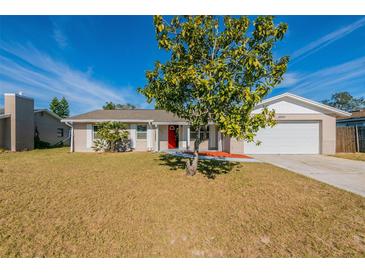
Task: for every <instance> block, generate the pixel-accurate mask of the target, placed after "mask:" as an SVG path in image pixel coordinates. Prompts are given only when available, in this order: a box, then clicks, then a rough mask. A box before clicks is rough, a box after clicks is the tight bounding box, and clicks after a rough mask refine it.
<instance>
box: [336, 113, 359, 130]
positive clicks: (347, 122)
mask: <svg viewBox="0 0 365 274" xmlns="http://www.w3.org/2000/svg"><path fill="white" fill-rule="evenodd" d="M337 126H338V127H355V126H357V127H365V109H361V110H356V111H352V112H351V116H350V117H348V118H343V117H340V118H338V119H337Z"/></svg>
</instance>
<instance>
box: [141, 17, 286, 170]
mask: <svg viewBox="0 0 365 274" xmlns="http://www.w3.org/2000/svg"><path fill="white" fill-rule="evenodd" d="M154 25H155V29H156V39H157V42H158V45H159V47H160V48H161V49H163V50H165V51H167V52H168V53H169V56H170V58H169V60H168V61H166V62H164V63H162V62H160V61H157V62H156V63H155V67H154V69H153V70H151V71H148V72H147V73H146V78H147V84H146V86H145V87H144V88H140V89H139V92H141V93H142V94H144V95H145V96H146V97H147V99H148V102H149V103H150V102H152V101H154V102H155V104H156V107H157V108H160V109H165V110H167V111H170V112H172V113H175V114H176V115H177V116H179V117H181V118H184V119H186V120H188V121H189V123H190V125H191V126H192V127H193V128H194V129H196V131H197V138H196V140H195V145H194V155H195V157H194V160H193V161H192V162H190V161H188V162H187V174H189V175H194V174H195V173H196V170H197V165H198V150H199V144H200V142H201V140H200V128H201V127H202V126H205V125H207V124H208V122H209V121H211V122H214V123H215V124H216V125H217V126H218V128H219V130H220V131H221V132H222V133H223V134H225V135H226V136H230V137H234V138H237V139H241V140H246V141H253V140H254V136H255V133H256V132H257V131H258V130H259V129H260V128H264V127H267V126H273V125H274V124H275V120H274V112H272V111H269V110H268V109H267V108H264V109H263V110H262V111H261V112H260V113H257V114H253V113H252V110H253V109H254V107H255V106H256V105H257V104H258V103H260V102H261V100H262V99H263V98H264V97H265V96H266V95H268V94H269V92H270V91H271V90H272V89H273V88H274V87H275V86H277V85H278V84H279V83H280V82H281V81H282V78H283V74H284V72H285V71H286V68H287V63H288V60H289V58H288V57H286V56H285V57H282V58H278V59H275V58H274V57H273V54H272V50H273V48H274V46H275V44H276V42H277V41H279V40H282V39H283V37H284V34H285V32H286V30H287V25H286V24H284V23H280V24H278V25H276V24H275V23H274V18H273V17H272V16H265V17H263V16H259V17H257V18H256V19H255V20H254V21H253V24H252V26H251V24H250V20H249V19H248V18H247V17H245V16H242V17H238V18H233V17H230V16H225V17H224V18H222V17H216V16H183V17H180V16H175V17H173V18H172V20H171V21H170V22H167V21H166V20H165V19H164V18H163V17H162V16H154Z"/></svg>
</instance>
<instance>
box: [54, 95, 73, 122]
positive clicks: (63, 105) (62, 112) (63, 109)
mask: <svg viewBox="0 0 365 274" xmlns="http://www.w3.org/2000/svg"><path fill="white" fill-rule="evenodd" d="M69 108H70V107H69V104H68V102H67V100H66V98H65V97H62V98H61V100H59V99H58V98H57V97H53V99H52V101H51V103H50V104H49V109H50V110H51V111H52V112H53V113H55V114H57V115H58V116H60V117H61V118H66V117H68V116H69V115H70V109H69Z"/></svg>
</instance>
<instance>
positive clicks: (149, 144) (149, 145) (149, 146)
mask: <svg viewBox="0 0 365 274" xmlns="http://www.w3.org/2000/svg"><path fill="white" fill-rule="evenodd" d="M152 143H153V141H152V128H151V125H147V149H148V150H152V149H153V147H152Z"/></svg>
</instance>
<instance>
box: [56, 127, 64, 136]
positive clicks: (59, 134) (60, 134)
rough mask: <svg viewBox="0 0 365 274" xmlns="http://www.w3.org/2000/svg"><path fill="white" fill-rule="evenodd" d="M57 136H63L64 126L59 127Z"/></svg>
mask: <svg viewBox="0 0 365 274" xmlns="http://www.w3.org/2000/svg"><path fill="white" fill-rule="evenodd" d="M57 137H63V128H58V129H57Z"/></svg>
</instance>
